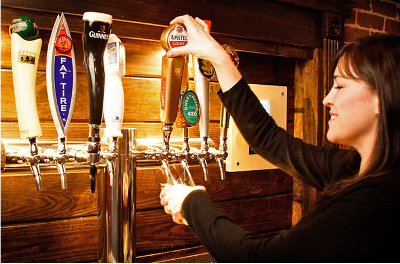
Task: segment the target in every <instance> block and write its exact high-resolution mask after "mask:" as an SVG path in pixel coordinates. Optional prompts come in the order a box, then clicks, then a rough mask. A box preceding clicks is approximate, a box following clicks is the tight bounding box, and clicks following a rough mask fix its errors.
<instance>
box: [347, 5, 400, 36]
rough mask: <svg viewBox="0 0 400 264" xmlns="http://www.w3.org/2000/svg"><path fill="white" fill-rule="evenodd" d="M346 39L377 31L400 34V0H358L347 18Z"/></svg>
mask: <svg viewBox="0 0 400 264" xmlns="http://www.w3.org/2000/svg"><path fill="white" fill-rule="evenodd" d="M344 27H345V28H344V41H345V42H349V41H352V40H355V39H356V38H359V37H364V36H369V35H372V34H376V33H391V34H397V35H400V2H399V1H398V0H396V1H392V0H357V3H355V4H353V6H352V14H351V17H349V18H346V19H345V25H344Z"/></svg>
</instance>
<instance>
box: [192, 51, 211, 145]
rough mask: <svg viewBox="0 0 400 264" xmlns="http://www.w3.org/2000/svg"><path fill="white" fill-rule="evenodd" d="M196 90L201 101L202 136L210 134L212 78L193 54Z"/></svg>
mask: <svg viewBox="0 0 400 264" xmlns="http://www.w3.org/2000/svg"><path fill="white" fill-rule="evenodd" d="M193 68H194V83H195V91H196V94H197V97H198V98H199V102H200V113H201V114H200V121H199V129H200V137H201V138H204V137H208V136H209V122H210V80H209V79H208V78H206V77H205V76H204V75H203V74H202V73H201V72H200V69H199V63H198V59H197V58H196V57H195V56H193Z"/></svg>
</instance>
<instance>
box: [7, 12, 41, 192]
mask: <svg viewBox="0 0 400 264" xmlns="http://www.w3.org/2000/svg"><path fill="white" fill-rule="evenodd" d="M38 32H39V29H38V26H37V24H36V22H35V21H34V20H33V19H32V18H31V17H27V16H20V17H17V18H15V19H13V21H12V23H11V26H10V34H11V62H12V73H13V84H14V95H15V104H16V107H17V115H18V125H19V131H20V135H21V138H23V139H28V140H29V152H30V156H28V157H25V160H26V161H28V162H29V166H30V168H31V171H32V174H33V175H34V177H35V178H36V186H37V189H38V191H41V190H42V189H43V187H42V180H41V174H40V169H39V162H40V159H41V158H40V156H39V155H38V154H39V153H38V147H37V144H36V139H37V137H40V136H41V135H42V130H41V127H40V123H39V117H38V112H37V107H36V95H35V86H36V72H37V66H38V62H39V54H40V48H41V46H42V39H40V38H39V39H36V38H37V36H38Z"/></svg>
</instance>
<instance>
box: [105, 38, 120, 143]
mask: <svg viewBox="0 0 400 264" xmlns="http://www.w3.org/2000/svg"><path fill="white" fill-rule="evenodd" d="M104 71H105V88H104V107H103V110H104V120H105V123H106V130H105V134H106V136H107V137H122V133H121V128H122V122H123V119H124V89H123V87H122V81H121V78H122V77H123V76H124V75H125V48H124V45H123V44H122V42H121V40H120V39H119V38H118V37H117V36H116V35H115V34H111V35H110V37H109V39H108V43H107V47H106V51H105V52H104Z"/></svg>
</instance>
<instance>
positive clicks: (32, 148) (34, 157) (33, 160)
mask: <svg viewBox="0 0 400 264" xmlns="http://www.w3.org/2000/svg"><path fill="white" fill-rule="evenodd" d="M29 152H30V154H31V155H30V157H28V162H29V167H30V168H31V171H32V174H33V176H34V177H35V179H36V187H37V190H38V191H42V190H43V186H42V176H41V174H40V169H39V162H40V156H39V155H38V152H39V151H38V147H37V144H36V137H34V138H29Z"/></svg>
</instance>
